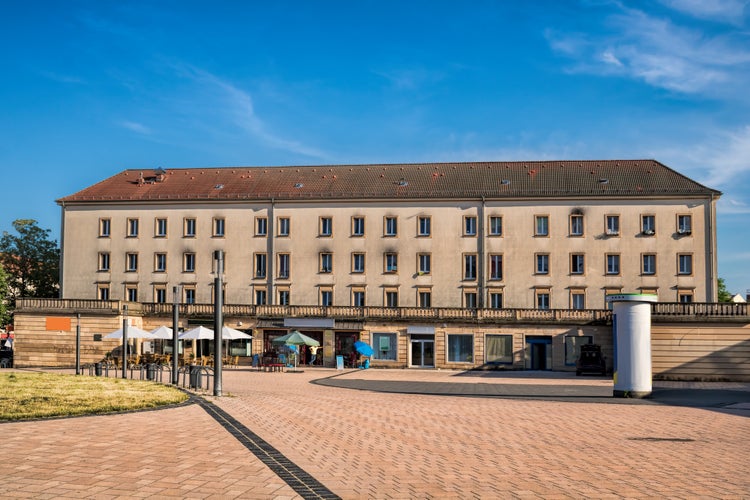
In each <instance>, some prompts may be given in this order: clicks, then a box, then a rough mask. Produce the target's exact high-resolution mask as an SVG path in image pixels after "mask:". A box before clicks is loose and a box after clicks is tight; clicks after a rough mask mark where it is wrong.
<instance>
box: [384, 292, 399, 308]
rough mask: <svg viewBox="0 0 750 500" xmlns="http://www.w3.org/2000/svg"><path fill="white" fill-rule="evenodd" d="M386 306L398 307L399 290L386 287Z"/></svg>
mask: <svg viewBox="0 0 750 500" xmlns="http://www.w3.org/2000/svg"><path fill="white" fill-rule="evenodd" d="M384 293H385V307H398V290H395V289H390V288H386V289H385V292H384Z"/></svg>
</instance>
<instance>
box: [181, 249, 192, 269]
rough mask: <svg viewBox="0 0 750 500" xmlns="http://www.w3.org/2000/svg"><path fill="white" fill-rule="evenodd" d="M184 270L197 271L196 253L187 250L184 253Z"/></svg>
mask: <svg viewBox="0 0 750 500" xmlns="http://www.w3.org/2000/svg"><path fill="white" fill-rule="evenodd" d="M182 271H183V272H186V273H194V272H195V254H194V253H190V252H187V253H184V254H183V255H182Z"/></svg>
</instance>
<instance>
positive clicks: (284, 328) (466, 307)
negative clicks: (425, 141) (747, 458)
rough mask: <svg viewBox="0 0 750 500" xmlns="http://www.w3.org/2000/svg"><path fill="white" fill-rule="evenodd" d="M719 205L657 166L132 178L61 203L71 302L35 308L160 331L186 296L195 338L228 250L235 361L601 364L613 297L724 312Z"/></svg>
mask: <svg viewBox="0 0 750 500" xmlns="http://www.w3.org/2000/svg"><path fill="white" fill-rule="evenodd" d="M719 196H720V193H719V192H718V191H715V190H712V189H710V188H707V187H705V186H702V185H700V184H698V183H696V182H695V181H692V180H690V179H688V178H686V177H685V176H683V175H681V174H679V173H677V172H675V171H674V170H671V169H670V168H668V167H666V166H664V165H662V164H660V163H659V162H657V161H653V160H637V161H554V162H483V163H425V164H408V165H407V164H404V165H351V166H350V165H338V166H315V167H263V168H259V167H255V168H248V167H231V168H206V169H167V170H164V169H155V170H152V171H139V170H125V171H123V172H121V173H119V174H117V175H115V176H113V177H110V178H109V179H105V180H103V181H102V182H100V183H98V184H95V185H93V186H91V187H88V188H86V189H84V190H82V191H80V192H78V193H76V194H73V195H70V196H67V197H65V198H62V199H60V200H58V203H59V204H60V206H61V207H62V231H61V233H62V277H61V289H62V300H61V301H60V303H59V304H37V306H38V307H42V309H44V308H45V307H47V308H51V309H50V310H52V311H55V310H58V311H59V312H61V313H65V312H67V313H71V312H79V311H80V310H81V309H80V308H84V310H88V311H90V312H92V311H93V312H95V311H96V310H97V309H98V310H99V311H100V312H107V311H109V312H107V314H118V313H121V312H124V311H123V309H122V308H123V307H124V305H123V304H129V305H130V307H129V310H130V314H131V320H133V321H136V322H137V324H139V325H142V326H149V327H153V326H158V325H159V324H164V323H165V322H166V321H168V317H169V311H170V307H171V306H170V304H169V303H171V302H172V301H173V297H172V294H173V290H178V291H179V295H180V296H179V298H178V300H179V302H181V303H182V306H181V307H182V309H183V313H184V314H183V316H182V318H183V323H182V324H181V325H180V326H182V327H188V326H190V325H191V324H195V323H199V322H201V321H203V322H205V321H206V320H207V317H208V315H209V314H212V311H213V307H212V303H213V301H214V295H213V294H214V286H215V285H214V283H215V275H214V272H215V270H216V265H217V261H216V260H215V258H214V255H215V253H216V251H217V250H222V251H223V253H224V270H225V272H224V276H223V281H222V283H223V298H224V304H225V306H224V309H225V314H224V318H225V322H227V323H228V324H230V325H231V326H233V327H237V328H242V329H244V330H246V331H248V332H252V334H253V340H252V342H245V341H240V342H238V343H237V345H235V344H234V343H233V344H232V345H231V346H230V351H231V353H232V354H234V355H241V356H245V361H246V362H247V359H248V358H249V357H251V356H255V355H261V354H262V353H265V352H268V351H270V350H273V349H274V345H273V343H272V340H273V339H274V338H276V337H279V336H281V335H284V334H286V333H289V332H290V331H291V330H293V329H299V330H300V331H302V332H303V333H305V334H307V335H308V336H311V337H312V338H314V339H316V340H317V341H319V342H320V343H321V345H322V346H323V349H322V353H319V354H318V360H317V362H321V361H322V363H323V364H325V365H326V366H333V364H334V363H338V362H339V360H340V359H342V358H343V359H344V360H345V361H346V362H347V363H348V364H350V365H354V364H355V363H356V361H357V359H356V358H357V357H356V352H355V349H354V347H353V346H354V342H355V341H357V340H362V341H365V342H367V343H369V344H370V345H371V346H372V348H373V349H374V350H375V353H374V355H373V357H372V362H373V363H374V366H388V367H436V368H440V367H445V368H456V369H466V368H472V367H477V366H491V367H500V368H513V369H517V368H526V369H575V359H576V356H577V352H578V349H579V345H581V344H582V343H598V344H601V345H603V346H604V349H605V351H606V352H607V355H608V356H609V357H610V366H611V354H612V333H611V328H610V327H609V326H608V321H609V319H611V317H610V316H609V312H608V311H603V309H605V308H606V307H607V303H606V300H605V296H606V295H608V294H612V293H650V294H657V295H658V298H659V301H660V302H663V303H680V302H682V303H688V302H695V303H696V304H694V305H695V306H698V305H699V304H697V303H702V302H713V301H715V300H716V296H717V275H716V224H715V219H716V200H717V199H718V197H719ZM661 305H667V306H668V304H660V306H661ZM690 305H691V306H692V305H693V304H690ZM29 306H32V304H31V303H29ZM676 306H679V307H682V306H684V304H682V305H681V304H676ZM56 308H62V309H61V310H60V309H56ZM71 308H72V309H71ZM34 321H36V320H34V319H33V318H30V324H29V325H28V326H25V327H24V328H26V329H28V330H30V331H31V330H33V329H34V328H35V326H34V325H35V324H36V323H34ZM185 321H186V322H187V324H186V323H185ZM53 323H54V321H53ZM45 325H47V326H46V328H47V330H49V324H47V323H45ZM45 331H46V330H45ZM58 334H59V335H63V336H64V335H65V332H64V331H60V332H57V333H56V334H55V335H58ZM55 338H56V337H54V336H53V337H50V341H51V342H53V343H52V344H50V346H54V349H58V350H59V349H64V348H65V346H60V345H58V344H55V343H54V339H55ZM102 347H103V346H101V345H99V344H98V343H96V342H94V343H93V344H92V345H91V348H92V349H93V350H92V353H98V352H100V351H101V350H102ZM190 348H191V349H192V352H193V353H198V354H201V353H204V352H205V350H206V349H207V350H208V351H209V352H210V345H206V346H202V345H197V344H196V345H194V346H191V347H190ZM186 349H187V347H186ZM48 351H49V349H48ZM308 354H310V353H308V352H307V351H306V350H304V349H303V350H302V352H301V353H300V356H301V361H302V362H306V361H309V360H310V359H311V357H309V356H308ZM34 356H35V355H32V354H29V357H28V362H29V363H33V362H35V361H34V359H35V358H34ZM44 356H47V354H44V353H40V354H39V355H38V356H37V358H36V359H37V360H38V361H37V362H43V359H46V358H44ZM56 359H57V358H56Z"/></svg>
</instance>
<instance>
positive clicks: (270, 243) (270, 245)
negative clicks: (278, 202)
mask: <svg viewBox="0 0 750 500" xmlns="http://www.w3.org/2000/svg"><path fill="white" fill-rule="evenodd" d="M274 205H275V201H274V199H273V198H271V206H270V207H269V209H268V234H267V235H266V255H268V257H267V258H266V271H267V273H266V289H267V290H268V292H266V293H267V296H266V303H268V304H276V299H275V297H274V293H273V284H274V280H273V266H274V263H275V262H276V259H275V256H274V253H273V249H274V238H275V231H274V215H273V208H274Z"/></svg>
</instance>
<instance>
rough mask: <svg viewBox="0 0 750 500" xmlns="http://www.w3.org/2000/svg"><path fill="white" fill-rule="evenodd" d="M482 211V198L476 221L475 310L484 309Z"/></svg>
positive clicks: (483, 209) (483, 201) (483, 206)
mask: <svg viewBox="0 0 750 500" xmlns="http://www.w3.org/2000/svg"><path fill="white" fill-rule="evenodd" d="M484 211H485V199H484V196H482V204H481V205H480V206H479V214H478V215H479V217H477V219H479V220H478V221H477V254H478V255H479V262H477V264H478V265H477V308H479V309H483V308H484V289H485V286H484V266H485V265H486V260H487V259H485V255H484Z"/></svg>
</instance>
